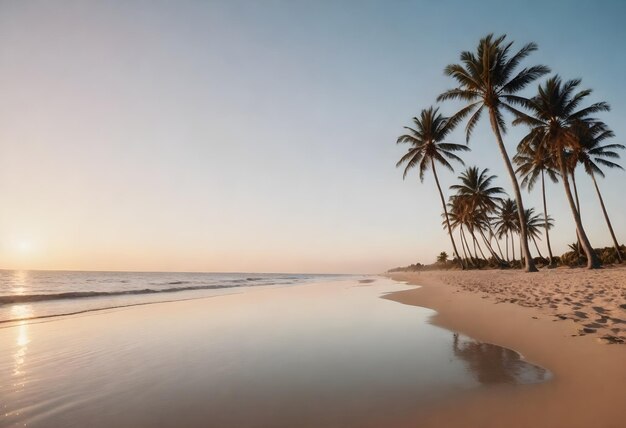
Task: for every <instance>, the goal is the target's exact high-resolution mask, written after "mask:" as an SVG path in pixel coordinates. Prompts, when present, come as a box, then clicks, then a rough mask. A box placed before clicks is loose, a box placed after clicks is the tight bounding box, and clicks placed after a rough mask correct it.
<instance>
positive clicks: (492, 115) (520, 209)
mask: <svg viewBox="0 0 626 428" xmlns="http://www.w3.org/2000/svg"><path fill="white" fill-rule="evenodd" d="M489 119H490V120H491V128H492V129H493V132H494V134H495V135H496V140H497V141H498V148H499V149H500V153H501V154H502V159H504V164H505V165H506V169H507V172H508V173H509V178H510V179H511V184H512V185H513V192H514V193H515V200H516V201H517V214H518V216H519V222H520V226H521V227H520V230H521V241H522V249H523V253H524V254H525V256H526V272H537V268H536V267H535V264H534V263H533V260H532V259H531V257H530V249H529V248H528V231H527V230H526V223H525V221H524V204H523V202H522V192H520V189H519V183H518V182H517V177H516V176H515V170H513V165H511V159H509V155H508V154H507V152H506V147H504V141H503V140H502V134H501V133H500V125H498V120H497V119H496V112H495V110H494V107H490V108H489Z"/></svg>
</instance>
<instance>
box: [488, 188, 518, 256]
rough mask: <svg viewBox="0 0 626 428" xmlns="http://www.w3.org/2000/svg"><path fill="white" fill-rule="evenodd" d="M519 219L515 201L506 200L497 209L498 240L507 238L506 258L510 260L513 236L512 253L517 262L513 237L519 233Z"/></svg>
mask: <svg viewBox="0 0 626 428" xmlns="http://www.w3.org/2000/svg"><path fill="white" fill-rule="evenodd" d="M518 225H519V218H518V217H517V203H516V202H515V201H514V200H513V199H504V200H503V201H502V202H501V203H500V206H499V207H498V209H497V212H496V217H495V218H494V226H495V227H496V233H497V234H498V238H500V239H501V238H502V237H503V236H504V237H505V239H506V241H505V248H506V258H507V261H510V260H509V236H511V253H512V256H513V261H515V246H514V245H513V235H514V234H515V233H517V232H518Z"/></svg>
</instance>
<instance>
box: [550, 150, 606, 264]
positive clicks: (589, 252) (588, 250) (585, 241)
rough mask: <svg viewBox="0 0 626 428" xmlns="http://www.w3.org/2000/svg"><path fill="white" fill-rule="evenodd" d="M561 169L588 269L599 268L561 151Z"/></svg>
mask: <svg viewBox="0 0 626 428" xmlns="http://www.w3.org/2000/svg"><path fill="white" fill-rule="evenodd" d="M558 157H559V169H560V170H561V177H562V178H563V187H565V196H567V202H568V203H569V206H570V209H571V210H572V215H573V216H574V223H576V234H577V235H578V238H579V239H580V241H581V244H582V246H583V250H585V255H586V256H587V269H597V268H599V267H600V260H598V256H597V255H596V252H595V251H593V247H592V246H591V243H590V242H589V238H587V234H586V233H585V229H584V228H583V223H582V221H581V220H580V213H579V212H578V210H577V209H576V203H575V202H574V197H573V196H572V189H570V187H569V174H568V173H567V170H566V168H565V161H564V159H563V152H562V151H559V153H558Z"/></svg>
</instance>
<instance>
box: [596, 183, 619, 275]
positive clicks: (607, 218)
mask: <svg viewBox="0 0 626 428" xmlns="http://www.w3.org/2000/svg"><path fill="white" fill-rule="evenodd" d="M591 179H592V180H593V185H594V186H595V188H596V193H597V194H598V199H600V206H601V207H602V213H603V214H604V219H605V220H606V225H607V226H609V232H611V238H612V239H613V245H615V251H616V252H617V260H619V262H620V263H621V262H622V254H621V251H620V247H619V244H618V243H617V238H616V237H615V232H614V231H613V226H612V225H611V220H609V214H608V213H607V212H606V207H605V206H604V200H603V199H602V194H601V193H600V188H599V187H598V183H597V182H596V176H595V175H594V173H593V172H592V173H591Z"/></svg>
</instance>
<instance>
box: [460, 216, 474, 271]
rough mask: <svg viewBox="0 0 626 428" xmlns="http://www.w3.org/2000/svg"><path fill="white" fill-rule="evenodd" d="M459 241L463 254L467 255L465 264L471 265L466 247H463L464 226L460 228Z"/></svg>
mask: <svg viewBox="0 0 626 428" xmlns="http://www.w3.org/2000/svg"><path fill="white" fill-rule="evenodd" d="M459 239H460V240H461V248H462V249H463V254H464V255H465V262H466V263H468V264H470V263H471V262H470V260H469V257H467V251H465V245H463V225H461V227H460V233H459Z"/></svg>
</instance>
